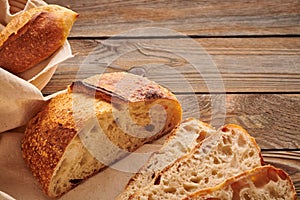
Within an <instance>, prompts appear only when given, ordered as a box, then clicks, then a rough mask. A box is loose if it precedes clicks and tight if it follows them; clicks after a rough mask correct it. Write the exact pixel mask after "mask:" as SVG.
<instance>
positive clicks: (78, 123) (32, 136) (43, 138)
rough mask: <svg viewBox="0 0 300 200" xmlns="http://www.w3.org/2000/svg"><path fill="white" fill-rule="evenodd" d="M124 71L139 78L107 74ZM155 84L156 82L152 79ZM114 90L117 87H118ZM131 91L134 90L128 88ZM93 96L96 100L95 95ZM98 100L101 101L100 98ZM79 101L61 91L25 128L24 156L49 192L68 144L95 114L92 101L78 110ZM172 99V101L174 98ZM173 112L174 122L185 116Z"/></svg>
mask: <svg viewBox="0 0 300 200" xmlns="http://www.w3.org/2000/svg"><path fill="white" fill-rule="evenodd" d="M121 74H122V75H121ZM120 75H121V76H130V77H131V78H138V79H139V77H137V76H131V75H125V74H123V73H114V74H107V75H105V76H104V77H111V78H112V79H113V77H114V76H117V77H119V76H120ZM143 79H144V80H145V81H146V82H147V81H148V80H147V79H146V78H143ZM139 80H140V79H139ZM107 84H108V83H107ZM151 84H154V83H153V82H151ZM154 85H155V84H154ZM106 87H107V88H109V85H107V86H106ZM120 87H121V88H119V89H120V90H122V91H126V90H127V89H128V88H127V86H126V85H124V84H123V85H120ZM122 87H123V89H122ZM76 92H78V91H76ZM114 92H116V91H115V90H114ZM127 92H128V93H130V92H129V91H128V90H127ZM137 92H138V91H137ZM157 92H158V91H157ZM159 92H162V96H164V97H169V98H170V99H171V101H172V102H173V101H174V104H175V103H176V105H178V109H180V111H181V108H180V104H179V102H178V101H177V100H176V97H175V96H174V95H173V94H172V93H170V92H169V91H167V90H165V89H164V90H162V91H159ZM86 96H87V95H86ZM100 96H101V95H100ZM87 97H88V96H87ZM89 98H90V97H89ZM90 99H91V100H94V98H90ZM144 99H145V98H144ZM144 99H142V100H141V101H143V100H144ZM156 99H160V96H159V95H157V96H156ZM96 100H97V102H98V100H99V99H96ZM129 100H131V99H129ZM75 101H76V99H75V97H74V95H73V93H72V91H71V90H69V91H66V92H65V93H61V94H59V95H57V96H56V97H54V98H52V99H51V100H50V101H49V103H48V105H47V106H46V107H45V108H44V109H43V110H42V111H41V112H39V113H38V114H37V115H36V116H35V117H34V118H33V119H31V120H30V122H29V124H28V125H27V128H26V131H25V137H24V139H23V141H22V152H23V158H24V160H25V162H26V164H27V165H28V166H29V168H30V169H31V171H32V172H33V175H34V176H35V177H36V178H37V179H38V180H39V182H40V183H41V185H42V188H43V189H44V191H45V193H46V194H47V193H48V191H47V190H48V187H49V184H50V181H51V177H52V176H53V173H54V170H55V167H56V166H57V164H58V162H59V160H60V158H61V157H62V155H63V153H64V152H65V150H66V148H67V146H68V144H70V142H71V141H72V140H73V138H75V137H76V136H77V135H78V133H79V131H80V130H81V129H82V127H83V126H84V125H85V122H86V121H87V120H88V119H89V118H91V116H90V115H92V114H93V113H90V112H89V111H88V109H86V108H85V107H86V106H87V105H89V104H88V103H87V105H84V106H85V107H84V106H82V107H80V109H76V110H75V112H74V110H73V105H74V102H75ZM168 102H169V103H170V101H168ZM130 103H134V102H130ZM107 104H108V103H107V102H105V101H103V105H104V107H105V106H106V105H107ZM97 105H98V104H97ZM99 105H100V104H99ZM101 105H102V104H101ZM101 109H104V108H103V107H99V108H98V107H96V112H98V111H97V110H99V113H100V112H101V111H100V110H101ZM105 109H106V108H105ZM173 113H174V115H176V117H177V116H178V119H177V118H176V119H175V118H174V119H173V120H174V123H176V122H177V123H179V122H180V120H181V112H179V111H177V110H176V111H174V112H173ZM168 114H169V113H168ZM74 115H76V116H74ZM97 116H98V113H97ZM179 116H180V117H179ZM173 117H174V116H173ZM169 118H171V117H169ZM177 123H176V124H177ZM168 128H170V127H166V129H165V130H167V129H168ZM111 136H114V134H110V135H109V136H108V138H110V137H111ZM160 136H161V135H160ZM120 137H121V136H120ZM127 137H129V136H127ZM120 142H121V141H120ZM135 147H136V145H134V144H132V145H131V146H130V148H133V149H134V148H135ZM129 150H130V149H129Z"/></svg>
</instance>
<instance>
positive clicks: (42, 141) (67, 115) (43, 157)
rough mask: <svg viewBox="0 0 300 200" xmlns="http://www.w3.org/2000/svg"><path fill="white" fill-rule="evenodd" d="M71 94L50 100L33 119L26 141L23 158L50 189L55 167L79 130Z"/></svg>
mask: <svg viewBox="0 0 300 200" xmlns="http://www.w3.org/2000/svg"><path fill="white" fill-rule="evenodd" d="M71 98H72V97H71V95H70V94H68V93H63V94H59V95H58V96H56V97H55V99H53V100H50V102H49V104H48V105H47V106H46V107H45V108H44V109H43V110H42V111H41V112H40V113H38V114H37V115H36V116H35V117H34V118H33V119H32V120H31V121H30V122H29V124H28V125H27V127H28V128H27V129H26V132H25V137H24V139H23V141H22V152H23V158H24V160H25V162H26V164H27V165H28V166H29V168H30V169H31V171H32V173H33V175H34V176H35V177H36V178H37V179H38V180H39V182H40V183H41V184H42V188H43V189H44V190H45V192H46V193H47V190H46V188H48V186H49V183H50V178H51V176H52V174H53V171H54V168H55V167H56V165H57V163H58V162H59V159H60V158H61V157H62V154H63V153H64V150H65V148H66V147H67V145H68V144H69V142H70V141H71V140H72V139H73V138H74V137H75V136H76V134H77V129H76V126H75V122H74V118H73V115H72V114H71V113H72V110H71V108H72V105H71V104H72V99H71Z"/></svg>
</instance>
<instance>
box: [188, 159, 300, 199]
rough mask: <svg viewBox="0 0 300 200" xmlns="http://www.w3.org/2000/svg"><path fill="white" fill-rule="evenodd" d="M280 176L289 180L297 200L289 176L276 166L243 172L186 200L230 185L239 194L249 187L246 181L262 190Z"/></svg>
mask: <svg viewBox="0 0 300 200" xmlns="http://www.w3.org/2000/svg"><path fill="white" fill-rule="evenodd" d="M278 176H279V177H280V178H281V179H282V180H286V179H287V180H288V184H289V186H290V188H291V190H292V192H293V194H292V196H293V197H294V199H295V200H296V198H297V194H296V191H295V187H294V185H293V183H292V180H291V179H290V177H289V175H288V174H287V173H286V172H285V171H283V170H282V169H279V168H275V167H274V166H271V165H265V166H261V167H256V168H254V169H252V170H249V171H245V172H242V173H241V174H238V175H236V176H234V177H231V178H228V179H227V180H225V181H224V182H223V183H221V184H219V185H216V186H215V187H212V188H207V189H204V190H200V191H196V192H195V193H193V194H191V195H189V196H188V197H186V198H184V200H188V199H194V198H195V199H196V198H197V197H200V196H203V195H206V194H210V193H212V192H214V191H217V190H221V189H222V188H225V187H227V186H230V185H231V186H232V188H234V189H235V190H236V191H235V192H239V191H240V190H241V189H242V188H243V187H247V185H245V184H244V180H250V181H252V182H253V183H254V185H255V186H256V187H257V188H260V187H263V185H265V184H267V183H268V182H269V181H271V180H272V181H275V182H276V181H278Z"/></svg>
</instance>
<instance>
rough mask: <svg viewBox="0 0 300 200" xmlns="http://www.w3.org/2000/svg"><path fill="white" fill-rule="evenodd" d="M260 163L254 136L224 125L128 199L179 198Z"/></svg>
mask: <svg viewBox="0 0 300 200" xmlns="http://www.w3.org/2000/svg"><path fill="white" fill-rule="evenodd" d="M262 162H263V160H262V157H261V152H260V149H259V147H258V145H257V144H256V142H255V140H254V138H252V137H251V136H250V135H249V134H248V133H247V132H246V131H245V130H244V129H243V128H241V127H239V126H237V125H231V124H229V125H225V126H224V127H222V128H221V129H220V130H218V132H217V133H216V134H213V135H212V136H210V137H208V138H206V139H205V140H203V141H202V142H201V143H200V144H198V145H197V146H196V147H195V148H194V149H193V150H192V151H191V153H189V154H187V155H185V156H183V157H181V158H180V159H178V160H177V161H176V162H174V163H173V164H172V165H170V166H168V167H166V168H165V169H164V170H162V171H161V173H159V174H157V175H156V177H155V178H154V180H153V181H152V182H151V183H150V184H149V185H148V186H146V187H144V188H141V189H140V190H139V191H137V192H136V193H135V194H133V195H132V196H131V197H130V198H129V199H142V200H144V199H145V200H146V199H147V200H154V199H182V198H184V197H186V196H187V195H190V194H192V193H194V192H195V191H198V190H200V189H205V188H210V187H213V186H215V185H217V184H220V183H222V182H223V181H225V180H226V179H227V178H229V177H232V176H234V175H236V174H239V173H241V172H243V171H246V170H250V169H252V168H255V167H258V166H261V165H262Z"/></svg>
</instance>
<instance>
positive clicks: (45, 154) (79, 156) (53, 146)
mask: <svg viewBox="0 0 300 200" xmlns="http://www.w3.org/2000/svg"><path fill="white" fill-rule="evenodd" d="M181 115H182V110H181V106H180V103H179V101H178V100H177V99H176V97H175V95H174V94H172V93H171V92H170V91H169V90H167V89H166V88H163V87H162V86H160V85H159V84H157V83H155V82H153V81H150V80H148V79H147V78H144V77H140V76H137V75H133V74H129V73H125V72H116V73H106V74H102V75H96V76H93V77H91V78H88V79H86V80H83V81H79V82H75V83H73V84H72V85H71V86H70V87H69V89H68V91H66V92H64V93H61V94H59V95H57V96H56V97H54V98H52V99H51V100H50V102H49V104H48V105H47V106H46V107H45V108H43V109H42V110H41V111H40V112H39V113H38V114H37V115H36V116H35V117H34V118H33V119H31V120H30V122H29V124H28V126H27V128H26V131H25V136H24V139H23V141H22V152H23V158H24V160H25V162H26V164H27V165H28V166H29V168H30V169H31V171H32V173H33V175H34V176H35V177H36V178H37V180H38V181H39V182H40V184H41V186H42V188H43V190H44V192H45V193H46V194H47V195H48V196H50V197H52V198H55V197H59V196H61V195H62V194H64V193H65V192H67V191H68V190H70V189H71V188H73V187H75V186H76V185H77V184H79V183H80V182H81V181H83V180H85V179H87V178H88V177H90V176H92V175H94V174H95V173H97V172H98V171H99V170H101V169H103V168H104V167H105V166H107V165H110V164H112V163H114V162H115V161H117V160H119V159H121V158H122V157H124V156H126V155H128V154H129V152H132V151H134V150H136V149H137V148H138V147H140V146H141V145H143V144H144V143H146V142H149V141H152V140H154V139H157V138H159V137H161V136H163V135H165V134H167V133H169V132H170V131H171V130H173V129H174V128H175V127H176V126H177V125H178V124H179V123H180V121H181Z"/></svg>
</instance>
